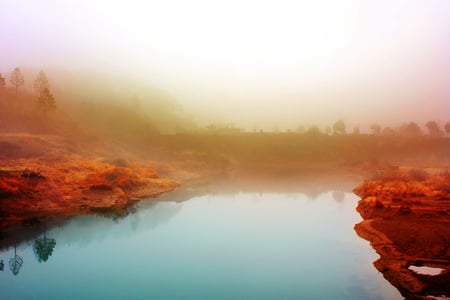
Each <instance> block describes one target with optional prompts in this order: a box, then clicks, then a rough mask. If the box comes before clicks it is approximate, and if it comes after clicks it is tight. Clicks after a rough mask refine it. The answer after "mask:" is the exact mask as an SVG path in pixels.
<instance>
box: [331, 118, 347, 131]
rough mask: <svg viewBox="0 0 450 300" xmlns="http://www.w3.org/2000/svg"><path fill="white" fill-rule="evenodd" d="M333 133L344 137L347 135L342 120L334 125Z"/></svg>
mask: <svg viewBox="0 0 450 300" xmlns="http://www.w3.org/2000/svg"><path fill="white" fill-rule="evenodd" d="M333 133H334V134H335V135H342V134H345V123H344V121H342V120H339V121H337V122H336V123H334V125H333Z"/></svg>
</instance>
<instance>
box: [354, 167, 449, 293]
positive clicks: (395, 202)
mask: <svg viewBox="0 0 450 300" xmlns="http://www.w3.org/2000/svg"><path fill="white" fill-rule="evenodd" d="M434 173H435V174H432V175H429V174H428V173H426V172H425V171H423V170H421V169H410V170H391V171H388V172H384V173H383V174H379V176H377V178H374V179H373V180H368V181H365V182H364V183H363V184H362V185H360V186H359V187H357V188H356V189H355V190H354V192H355V193H356V194H357V195H358V196H360V197H361V200H360V201H359V202H358V206H357V211H358V212H359V213H360V214H361V216H362V218H363V221H362V222H361V223H359V224H357V225H356V226H355V231H356V232H357V234H358V235H359V236H360V237H362V238H364V239H366V240H368V241H369V242H370V244H371V245H372V247H373V248H374V249H375V251H376V252H377V253H378V254H379V255H380V258H379V259H378V260H377V261H375V262H374V266H375V268H376V269H377V270H378V271H380V272H381V273H383V276H384V277H385V278H386V279H387V280H388V281H389V282H390V283H391V284H392V285H394V286H395V287H396V288H397V289H398V290H399V291H400V293H401V294H402V295H403V296H404V297H405V298H406V299H448V298H446V297H449V296H450V284H449V282H450V174H449V173H448V172H443V171H435V172H434ZM411 266H417V267H423V266H426V267H429V268H436V270H439V272H437V273H438V274H437V275H431V274H419V273H417V272H415V271H413V270H412V269H411Z"/></svg>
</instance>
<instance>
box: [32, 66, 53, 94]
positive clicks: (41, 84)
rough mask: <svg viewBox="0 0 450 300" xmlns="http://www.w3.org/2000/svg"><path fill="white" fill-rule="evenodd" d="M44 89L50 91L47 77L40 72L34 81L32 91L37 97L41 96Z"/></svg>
mask: <svg viewBox="0 0 450 300" xmlns="http://www.w3.org/2000/svg"><path fill="white" fill-rule="evenodd" d="M45 88H47V89H50V84H49V82H48V79H47V75H46V74H45V72H44V71H42V70H41V71H40V72H39V73H38V75H37V76H36V80H35V81H34V89H35V90H36V92H37V93H38V95H41V94H42V92H43V91H44V89H45Z"/></svg>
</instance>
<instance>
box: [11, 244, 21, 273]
mask: <svg viewBox="0 0 450 300" xmlns="http://www.w3.org/2000/svg"><path fill="white" fill-rule="evenodd" d="M22 265H23V258H22V257H20V256H18V255H17V251H16V246H14V257H12V258H11V259H10V260H9V269H10V270H11V272H12V273H13V274H14V276H16V275H17V274H19V271H20V268H22Z"/></svg>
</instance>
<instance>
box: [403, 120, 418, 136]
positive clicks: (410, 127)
mask: <svg viewBox="0 0 450 300" xmlns="http://www.w3.org/2000/svg"><path fill="white" fill-rule="evenodd" d="M401 132H402V133H403V134H406V135H419V134H420V127H419V125H417V124H416V123H414V122H409V123H408V124H406V125H403V126H402V128H401Z"/></svg>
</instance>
